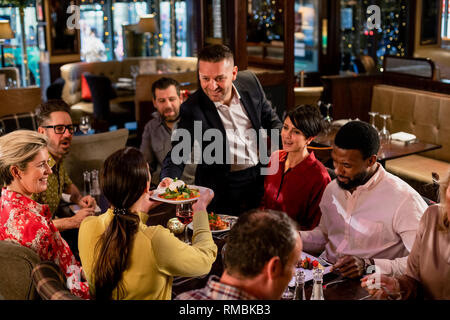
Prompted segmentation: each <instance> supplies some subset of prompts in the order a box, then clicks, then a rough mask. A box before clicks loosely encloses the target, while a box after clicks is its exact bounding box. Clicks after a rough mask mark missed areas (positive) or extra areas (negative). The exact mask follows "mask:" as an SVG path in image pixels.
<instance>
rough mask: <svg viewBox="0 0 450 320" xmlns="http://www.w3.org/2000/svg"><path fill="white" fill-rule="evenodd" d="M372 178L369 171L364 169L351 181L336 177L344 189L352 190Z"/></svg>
mask: <svg viewBox="0 0 450 320" xmlns="http://www.w3.org/2000/svg"><path fill="white" fill-rule="evenodd" d="M369 179H370V174H369V172H368V171H363V172H360V173H358V174H356V175H355V176H354V177H353V179H350V180H349V182H347V183H344V182H342V181H340V180H339V179H337V178H336V180H337V183H338V186H339V187H340V188H341V189H344V190H352V189H355V188H356V187H358V186H362V185H363V184H365V183H366V182H367V181H368V180H369Z"/></svg>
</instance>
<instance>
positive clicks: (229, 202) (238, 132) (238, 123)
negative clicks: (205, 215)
mask: <svg viewBox="0 0 450 320" xmlns="http://www.w3.org/2000/svg"><path fill="white" fill-rule="evenodd" d="M198 75H199V80H200V85H201V89H198V90H197V91H196V92H195V93H194V94H192V96H191V97H189V99H188V100H187V101H185V102H184V103H183V104H182V105H181V111H180V121H179V123H178V127H177V130H179V129H185V130H187V132H189V134H190V137H191V141H190V145H191V147H192V146H193V145H194V139H193V138H194V127H195V126H196V125H198V124H199V123H201V130H202V134H201V136H202V137H203V134H204V133H205V132H206V131H208V130H209V129H215V132H216V133H217V132H218V131H219V132H220V134H221V137H223V139H218V141H212V142H211V144H215V145H217V143H219V144H220V145H221V146H222V147H223V149H222V150H220V152H219V153H217V152H216V153H215V154H214V161H213V162H211V161H206V162H208V164H207V163H205V161H204V159H203V161H201V163H197V171H196V175H195V184H196V185H199V186H204V187H208V188H211V189H213V190H214V194H215V196H214V200H213V201H212V202H211V204H210V205H209V207H208V209H209V210H210V211H214V212H215V213H224V214H233V215H239V214H241V213H243V212H244V211H246V210H249V209H252V208H256V207H258V206H259V204H260V202H261V198H262V195H263V191H264V190H263V189H264V177H263V176H262V175H261V164H260V161H259V155H258V143H259V141H257V138H256V137H257V136H258V132H259V130H260V129H266V130H270V129H277V131H278V134H279V130H280V128H281V127H282V123H281V121H280V119H279V118H278V116H277V114H276V113H275V111H274V110H273V109H272V106H271V104H270V102H269V101H268V100H267V99H266V96H265V94H264V91H263V89H262V86H261V84H260V83H259V81H258V79H257V78H256V76H255V75H254V74H253V73H252V72H250V71H241V72H238V68H237V66H235V65H234V59H233V53H232V52H231V50H230V49H229V48H228V47H226V46H223V45H212V46H208V47H205V48H204V49H203V50H202V51H201V52H200V53H199V55H198ZM217 130H218V131H217ZM251 131H253V132H254V133H255V134H256V135H255V136H254V137H255V138H249V136H248V135H247V133H248V132H251ZM185 132H186V131H185ZM210 132H211V131H210ZM175 136H176V134H175ZM216 138H217V137H216ZM277 139H279V137H278V136H277ZM181 142H183V141H174V142H173V143H172V150H171V151H170V152H169V153H168V154H167V156H166V158H165V159H164V162H163V166H162V170H161V180H162V182H161V186H166V185H167V184H168V183H169V182H170V181H171V180H170V179H164V178H172V179H173V178H176V177H181V174H182V173H183V170H184V165H185V163H180V164H175V163H174V159H177V157H179V155H178V153H177V152H175V151H174V150H175V149H176V150H178V149H179V148H176V146H177V145H178V144H179V143H181ZM197 142H198V143H199V144H200V146H201V151H202V155H203V156H204V155H205V153H206V152H204V151H205V149H206V148H208V146H209V144H208V143H204V142H203V141H197ZM210 149H211V146H209V148H208V150H210ZM216 151H217V150H216ZM194 157H195V155H194ZM185 158H190V157H187V156H186V155H185ZM175 162H177V163H179V161H175ZM163 179H164V180H163Z"/></svg>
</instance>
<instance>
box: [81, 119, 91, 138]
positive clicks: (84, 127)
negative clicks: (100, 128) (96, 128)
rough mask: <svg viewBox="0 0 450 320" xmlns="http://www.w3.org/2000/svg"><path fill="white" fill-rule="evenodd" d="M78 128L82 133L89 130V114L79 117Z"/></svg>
mask: <svg viewBox="0 0 450 320" xmlns="http://www.w3.org/2000/svg"><path fill="white" fill-rule="evenodd" d="M80 130H81V132H83V133H84V134H87V133H88V132H89V130H91V120H90V119H89V116H83V117H81V118H80Z"/></svg>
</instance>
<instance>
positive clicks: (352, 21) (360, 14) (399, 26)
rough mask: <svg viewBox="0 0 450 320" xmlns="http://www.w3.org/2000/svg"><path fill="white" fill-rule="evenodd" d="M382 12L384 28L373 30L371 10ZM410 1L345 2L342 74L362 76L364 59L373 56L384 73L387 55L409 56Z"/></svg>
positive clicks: (346, 0) (382, 25)
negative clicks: (374, 7)
mask: <svg viewBox="0 0 450 320" xmlns="http://www.w3.org/2000/svg"><path fill="white" fill-rule="evenodd" d="M370 5H377V6H379V7H380V9H381V26H380V28H373V29H372V28H369V27H368V26H367V19H368V18H369V17H370V14H367V7H368V6H370ZM409 5H410V3H409V1H407V0H400V1H399V0H375V1H367V0H364V1H355V0H341V45H340V47H341V54H342V57H341V70H342V71H350V72H357V73H360V72H361V71H363V72H364V68H363V67H362V66H361V63H360V59H361V56H370V57H372V58H373V60H374V61H375V64H376V66H377V69H378V70H380V71H381V70H382V67H383V59H384V56H385V55H394V56H399V57H403V56H407V55H408V54H410V53H409V52H408V19H409V17H408V12H409Z"/></svg>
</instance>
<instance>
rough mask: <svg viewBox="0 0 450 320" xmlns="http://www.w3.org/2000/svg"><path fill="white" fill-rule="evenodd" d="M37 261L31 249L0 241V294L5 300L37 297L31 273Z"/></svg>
mask: <svg viewBox="0 0 450 320" xmlns="http://www.w3.org/2000/svg"><path fill="white" fill-rule="evenodd" d="M39 262H40V259H39V256H38V255H37V253H36V252H34V251H33V250H32V249H30V248H27V247H24V246H21V245H19V244H16V243H12V242H10V241H5V240H2V241H0V294H1V295H2V296H3V298H4V299H5V300H35V299H39V295H38V293H37V292H36V288H35V286H34V284H33V280H32V275H31V274H32V270H33V268H34V267H35V266H36V264H38V263H39Z"/></svg>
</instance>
